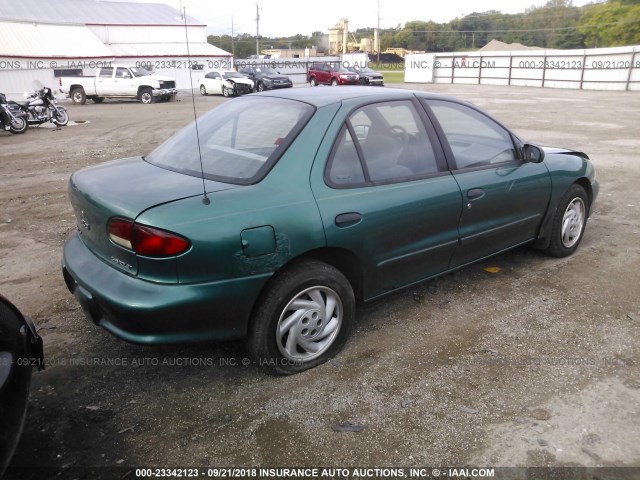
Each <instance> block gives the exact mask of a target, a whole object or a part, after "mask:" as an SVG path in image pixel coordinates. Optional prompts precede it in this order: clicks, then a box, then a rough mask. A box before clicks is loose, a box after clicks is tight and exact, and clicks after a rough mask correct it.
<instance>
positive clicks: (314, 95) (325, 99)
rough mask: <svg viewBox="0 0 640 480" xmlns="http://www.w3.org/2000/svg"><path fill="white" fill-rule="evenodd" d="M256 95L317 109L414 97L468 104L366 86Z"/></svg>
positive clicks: (413, 92)
mask: <svg viewBox="0 0 640 480" xmlns="http://www.w3.org/2000/svg"><path fill="white" fill-rule="evenodd" d="M254 95H260V96H268V97H277V98H285V99H289V100H298V101H301V102H306V103H309V104H311V105H314V106H316V107H323V106H325V105H331V104H332V103H338V102H342V101H345V100H354V99H362V100H372V101H376V100H378V101H380V100H387V99H388V100H396V99H406V98H411V97H412V96H414V95H419V96H421V97H428V98H437V99H441V100H452V101H455V102H458V103H467V102H465V101H464V100H460V99H457V98H454V97H449V96H447V95H441V94H438V93H431V92H424V91H416V90H410V89H404V88H389V87H384V88H382V87H365V86H362V87H361V86H342V87H313V88H311V87H309V88H285V89H281V90H269V91H267V92H260V93H257V94H254Z"/></svg>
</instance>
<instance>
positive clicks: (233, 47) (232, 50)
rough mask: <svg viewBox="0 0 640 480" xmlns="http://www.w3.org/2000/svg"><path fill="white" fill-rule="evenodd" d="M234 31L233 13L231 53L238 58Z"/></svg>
mask: <svg viewBox="0 0 640 480" xmlns="http://www.w3.org/2000/svg"><path fill="white" fill-rule="evenodd" d="M233 37H234V33H233V15H231V55H233V58H236V45H235V43H234V39H233Z"/></svg>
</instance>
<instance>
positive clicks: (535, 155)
mask: <svg viewBox="0 0 640 480" xmlns="http://www.w3.org/2000/svg"><path fill="white" fill-rule="evenodd" d="M522 152H523V154H524V161H525V162H528V163H540V162H541V161H542V160H544V150H542V149H541V148H540V147H537V146H535V145H529V144H527V145H525V146H524V147H522Z"/></svg>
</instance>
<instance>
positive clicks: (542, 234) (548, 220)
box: [533, 177, 593, 250]
mask: <svg viewBox="0 0 640 480" xmlns="http://www.w3.org/2000/svg"><path fill="white" fill-rule="evenodd" d="M573 185H580V186H581V187H582V188H584V190H585V192H586V193H587V202H588V203H589V205H587V218H588V217H589V213H590V211H591V204H592V202H593V188H592V186H591V182H590V181H589V179H588V178H586V177H580V178H578V179H576V180H575V181H573V182H572V183H570V184H569V185H568V186H567V188H566V189H565V190H564V192H566V191H567V190H568V189H570V188H571V187H572V186H573ZM564 192H562V194H564ZM560 198H562V195H560V196H558V199H557V201H556V202H555V204H554V205H550V206H549V209H548V210H547V214H546V215H545V217H544V220H543V221H542V225H541V226H540V231H539V233H538V238H537V239H536V240H535V241H534V242H533V247H534V248H537V249H542V250H544V249H545V248H547V247H549V244H550V243H551V235H550V234H551V230H552V221H553V216H554V214H555V212H556V210H557V208H558V203H559V201H560Z"/></svg>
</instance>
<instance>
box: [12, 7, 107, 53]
mask: <svg viewBox="0 0 640 480" xmlns="http://www.w3.org/2000/svg"><path fill="white" fill-rule="evenodd" d="M0 1H4V0H0ZM0 24H1V27H0V45H1V47H0V56H8V57H23V58H68V57H71V56H73V57H74V58H109V57H113V52H112V51H111V50H110V49H109V48H108V47H107V46H106V45H105V44H104V43H102V42H101V41H100V39H98V38H97V37H96V36H95V35H94V34H93V32H91V30H89V29H88V28H87V27H85V26H84V25H49V24H33V23H24V22H4V21H0Z"/></svg>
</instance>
